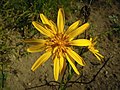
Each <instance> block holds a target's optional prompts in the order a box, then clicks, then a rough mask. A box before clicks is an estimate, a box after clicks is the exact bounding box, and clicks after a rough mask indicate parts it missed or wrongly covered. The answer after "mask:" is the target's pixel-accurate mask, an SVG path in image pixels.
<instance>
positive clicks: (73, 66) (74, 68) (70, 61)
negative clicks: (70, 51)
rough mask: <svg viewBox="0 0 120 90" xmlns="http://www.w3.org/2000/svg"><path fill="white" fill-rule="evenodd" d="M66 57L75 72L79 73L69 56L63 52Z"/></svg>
mask: <svg viewBox="0 0 120 90" xmlns="http://www.w3.org/2000/svg"><path fill="white" fill-rule="evenodd" d="M65 56H66V59H67V60H68V62H69V63H70V65H71V66H72V68H73V70H74V71H75V72H76V74H78V75H79V74H80V73H79V71H78V69H77V68H76V66H75V65H74V63H73V62H72V60H71V59H70V58H69V56H68V55H67V54H65Z"/></svg>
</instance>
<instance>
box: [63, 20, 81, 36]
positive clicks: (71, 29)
mask: <svg viewBox="0 0 120 90" xmlns="http://www.w3.org/2000/svg"><path fill="white" fill-rule="evenodd" d="M80 24H82V22H81V21H80V20H78V21H76V22H74V23H73V24H72V25H70V26H69V27H68V29H67V31H66V32H65V34H66V35H67V34H68V33H70V32H71V31H73V30H75V29H76V28H77V27H78V26H79V25H80Z"/></svg>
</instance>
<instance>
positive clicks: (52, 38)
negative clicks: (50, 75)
mask: <svg viewBox="0 0 120 90" xmlns="http://www.w3.org/2000/svg"><path fill="white" fill-rule="evenodd" d="M40 18H41V20H42V23H43V24H40V23H39V22H36V21H33V22H32V24H33V26H34V27H35V28H36V29H37V30H38V31H40V33H42V34H43V35H45V36H47V38H46V39H31V40H25V42H27V43H30V44H34V46H32V47H30V48H28V49H27V51H28V52H44V54H42V55H41V56H40V57H39V58H38V60H37V61H36V62H35V63H34V64H33V66H32V68H31V70H32V71H35V70H36V69H37V68H38V67H39V66H41V65H42V64H43V63H44V62H46V61H47V60H48V59H49V58H50V57H52V59H53V62H54V78H55V80H56V81H57V80H58V77H59V74H60V73H61V72H62V70H63V67H64V65H65V64H66V60H67V61H68V62H69V63H70V65H71V67H72V68H73V70H74V71H75V72H76V73H77V74H78V75H79V71H78V69H77V68H76V66H75V65H74V61H73V60H75V61H76V62H77V63H78V64H80V65H82V66H84V65H85V62H84V61H83V59H82V57H80V56H79V55H78V54H77V53H76V52H75V51H74V50H73V49H72V48H71V46H89V45H90V44H91V42H90V40H87V39H77V40H73V39H74V38H75V37H76V36H78V35H79V34H81V33H83V32H84V31H85V30H86V29H87V28H88V27H89V23H85V24H83V25H82V26H80V27H79V24H80V23H81V22H80V20H78V21H76V22H74V23H73V24H72V25H71V26H70V27H68V28H67V30H65V29H64V26H65V16H64V10H63V9H62V8H60V9H59V11H58V16H57V25H56V24H55V23H54V22H53V21H51V20H48V19H47V18H46V17H45V16H44V15H43V14H40Z"/></svg>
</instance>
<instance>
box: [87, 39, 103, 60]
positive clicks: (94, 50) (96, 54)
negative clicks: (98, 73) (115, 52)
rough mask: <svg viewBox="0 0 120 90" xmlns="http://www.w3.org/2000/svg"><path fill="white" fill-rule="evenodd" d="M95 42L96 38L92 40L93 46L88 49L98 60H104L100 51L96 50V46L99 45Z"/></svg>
mask: <svg viewBox="0 0 120 90" xmlns="http://www.w3.org/2000/svg"><path fill="white" fill-rule="evenodd" d="M95 40H96V38H95V39H92V38H90V41H91V44H90V45H89V46H88V49H89V50H90V51H91V52H92V53H93V54H94V55H95V56H96V57H97V59H98V60H101V58H104V56H103V55H101V54H100V53H99V51H98V50H97V49H95V48H94V46H95V45H96V43H97V42H94V41H95Z"/></svg>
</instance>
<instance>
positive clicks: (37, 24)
mask: <svg viewBox="0 0 120 90" xmlns="http://www.w3.org/2000/svg"><path fill="white" fill-rule="evenodd" d="M32 24H33V25H34V27H35V28H36V29H37V30H38V31H40V32H41V33H42V34H44V35H46V36H48V37H52V36H53V34H52V33H51V32H50V31H49V30H46V29H45V28H44V27H43V26H42V25H41V24H40V23H39V22H36V21H33V22H32Z"/></svg>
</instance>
